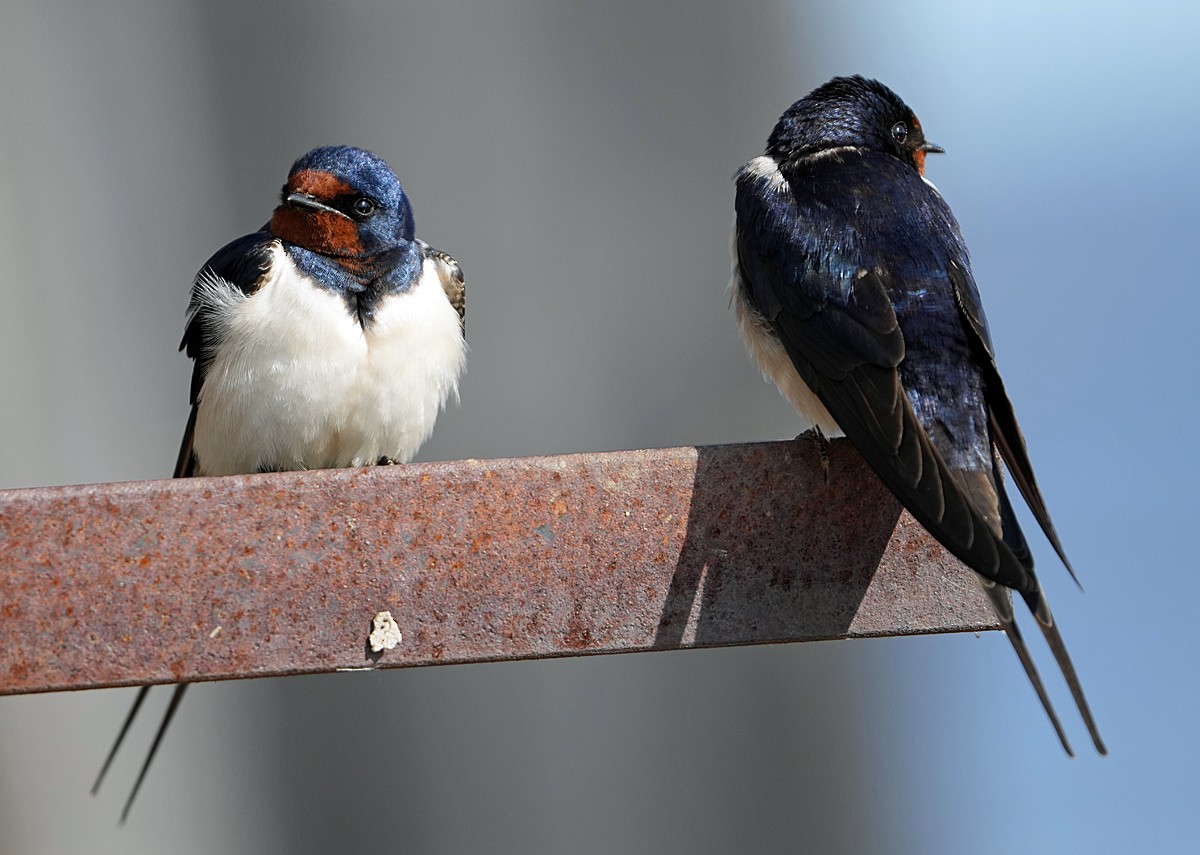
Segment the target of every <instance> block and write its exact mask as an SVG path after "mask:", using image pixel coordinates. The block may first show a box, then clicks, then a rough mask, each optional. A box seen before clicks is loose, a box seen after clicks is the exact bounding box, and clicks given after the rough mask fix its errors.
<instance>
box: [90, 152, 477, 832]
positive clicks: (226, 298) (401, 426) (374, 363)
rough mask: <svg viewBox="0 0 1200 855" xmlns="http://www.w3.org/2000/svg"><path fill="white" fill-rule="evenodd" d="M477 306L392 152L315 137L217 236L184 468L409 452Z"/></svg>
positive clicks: (452, 368) (430, 419)
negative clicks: (255, 221) (282, 177)
mask: <svg viewBox="0 0 1200 855" xmlns="http://www.w3.org/2000/svg"><path fill="white" fill-rule="evenodd" d="M465 318H466V292H465V290H464V285H463V277H462V271H461V270H460V268H459V266H458V264H457V262H455V260H454V259H453V258H451V257H450V256H449V255H447V254H446V253H444V252H440V251H439V250H435V249H433V248H432V247H430V246H429V245H428V244H426V243H423V242H422V241H420V240H418V239H417V238H416V237H415V236H414V234H413V213H412V207H411V206H410V205H409V201H408V197H407V196H406V195H405V193H404V190H403V188H401V186H400V181H399V179H397V178H396V175H395V173H394V172H393V171H392V169H391V167H389V166H388V165H387V163H385V162H384V161H383V160H382V159H380V158H379V157H377V156H376V155H374V154H372V153H371V152H369V151H366V150H364V149H360V148H353V147H350V146H325V147H321V148H316V149H313V150H312V151H310V152H308V154H305V155H304V156H303V157H301V158H300V159H299V160H297V161H296V162H295V164H294V165H293V166H292V169H291V172H289V173H288V179H287V184H286V185H284V187H283V192H282V195H281V199H280V202H279V206H278V207H276V208H275V211H274V214H273V215H272V216H271V220H270V222H269V223H268V224H267V225H266V226H264V227H263V228H262V229H261V230H259V231H257V232H255V233H253V234H249V235H246V236H244V237H241V238H238V239H237V240H235V241H233V242H231V243H229V244H228V245H226V246H225V247H223V248H222V249H220V250H218V251H217V253H216V254H215V255H213V257H212V258H210V259H209V260H208V262H207V263H206V264H205V265H204V267H203V268H202V269H201V270H200V272H199V274H197V276H196V278H195V281H194V284H193V285H192V295H191V302H190V303H189V306H188V321H187V326H186V329H185V331H184V335H183V343H182V344H181V345H180V348H181V349H183V350H186V352H187V355H188V356H190V357H191V358H192V359H193V360H195V365H194V368H193V372H192V384H191V404H192V409H191V415H190V417H189V418H188V422H187V428H186V429H185V431H184V436H183V443H182V445H181V447H180V450H179V458H178V461H177V463H176V467H175V477H177V478H187V477H191V476H202V475H233V474H242V473H253V472H277V471H288V470H299V469H327V468H336V467H351V466H372V465H376V464H388V463H407V462H408V461H409V460H411V459H412V457H413V455H414V454H416V452H417V449H418V448H419V447H420V446H421V444H422V443H423V442H424V441H425V440H426V439H428V438H429V434H430V433H431V432H432V430H433V425H434V422H435V421H436V419H437V417H438V414H439V413H440V412H441V410H442V408H443V407H444V406H445V404H446V402H447V401H448V400H449V399H450V398H451V397H457V395H458V383H459V379H460V378H461V376H462V374H463V371H464V369H465V367H466V356H467V346H466V340H465V336H464V331H465ZM149 688H150V687H149V686H144V687H142V689H141V690H140V691H139V693H138V696H137V699H136V700H135V702H134V705H133V708H132V709H131V710H130V712H129V715H128V716H127V718H126V720H125V723H124V725H123V727H122V728H121V731H120V733H119V735H118V736H117V739H116V743H115V744H114V745H113V747H112V750H111V751H110V752H109V755H108V757H107V759H106V760H105V762H104V765H103V768H102V769H101V771H100V775H99V776H98V777H97V779H96V783H95V785H94V786H93V788H92V792H93V793H94V792H96V791H97V789H98V788H99V786H100V783H101V781H102V780H103V778H104V774H105V772H106V771H107V769H108V767H109V764H110V763H111V762H112V759H113V757H114V756H115V755H116V753H117V750H118V749H119V748H120V745H121V742H122V740H123V739H124V737H125V734H126V732H127V731H128V729H129V726H130V724H131V723H132V722H133V719H134V717H135V716H136V715H137V711H138V708H139V707H140V706H141V704H142V701H143V700H145V696H146V693H147V692H148V691H149ZM186 688H187V684H186V683H184V684H180V685H178V686H176V688H175V693H174V695H173V696H172V698H171V703H170V705H169V706H168V708H167V712H166V715H165V716H164V719H163V722H162V724H161V725H160V727H159V729H158V732H157V734H156V735H155V737H154V742H153V744H152V746H151V749H150V752H149V755H148V756H147V758H146V760H145V763H144V764H143V766H142V768H141V771H140V772H139V774H138V778H137V782H136V783H135V784H134V787H133V791H132V792H131V793H130V795H129V799H128V801H127V802H126V804H125V807H124V810H123V811H122V813H121V821H122V822H124V821H125V818H126V817H127V816H128V814H129V809H130V807H132V805H133V801H134V799H135V797H136V796H137V792H138V789H139V788H140V787H141V785H142V781H143V780H144V778H145V775H146V772H147V770H148V769H149V767H150V763H151V761H152V760H153V759H154V755H155V753H156V752H157V750H158V747H159V744H160V743H161V741H162V738H163V735H164V734H165V733H166V730H167V726H168V725H169V724H170V722H171V719H172V717H173V716H174V714H175V711H176V709H177V708H178V706H179V702H180V700H182V697H183V693H184V691H185V690H186Z"/></svg>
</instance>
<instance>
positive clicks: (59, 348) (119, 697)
mask: <svg viewBox="0 0 1200 855" xmlns="http://www.w3.org/2000/svg"><path fill="white" fill-rule="evenodd" d="M1198 32H1200V13H1198V12H1197V6H1196V5H1195V4H1194V3H1183V2H1179V3H1168V2H1143V3H1138V4H1125V3H1121V4H1116V3H1111V4H1110V3H1095V2H1093V3H1082V2H1080V3H1061V4H1047V3H1041V2H1030V0H1008V2H1003V3H973V4H963V3H953V2H946V1H945V0H942V1H941V2H938V0H930V2H927V3H921V4H906V5H903V6H901V5H899V4H896V5H884V4H872V3H865V2H846V0H839V2H818V3H803V4H801V3H785V2H760V1H759V0H743V2H740V3H737V4H730V3H723V2H718V0H688V2H684V1H683V0H678V2H664V3H647V2H644V0H616V2H608V3H587V4H581V3H575V4H558V3H551V2H532V0H531V2H505V3H499V2H496V3H483V2H478V3H462V2H456V0H440V2H438V3H436V4H407V3H384V2H377V3H334V2H327V0H321V2H318V0H309V1H308V2H297V3H269V4H268V3H255V2H241V0H238V2H234V0H222V2H191V3H184V2H180V3H173V4H162V3H158V2H154V0H127V2H120V0H105V2H94V3H89V4H79V3H74V2H67V0H37V2H33V0H6V2H5V3H4V4H3V8H2V10H0V110H2V113H0V115H2V116H3V121H2V124H0V164H2V166H3V170H4V178H3V188H4V192H3V196H2V197H0V248H2V249H3V251H4V258H5V267H6V269H5V273H4V274H3V275H2V276H0V298H2V302H0V487H17V486H31V485H42V484H64V483H81V482H93V481H109V480H131V479H141V478H157V477H165V476H167V475H169V474H170V471H171V465H172V463H173V461H174V457H175V452H176V449H177V443H178V438H179V434H180V432H181V430H182V427H183V422H184V419H185V417H186V406H187V382H188V378H189V375H190V364H189V363H188V361H187V360H186V359H185V358H184V357H183V356H181V355H178V354H176V352H175V348H176V345H177V344H178V340H179V336H180V333H181V330H182V323H183V310H184V306H185V304H186V299H187V292H188V287H189V284H190V280H191V277H192V275H193V274H194V273H195V271H196V270H197V268H198V267H199V266H200V265H201V264H202V263H203V261H204V260H205V259H206V258H207V257H208V255H209V254H210V253H211V252H212V251H213V250H214V249H216V248H217V247H218V246H220V245H222V244H223V243H224V242H225V241H227V240H229V239H231V238H233V237H235V236H237V235H240V234H243V233H245V232H248V231H251V230H253V229H255V228H257V227H258V226H259V225H261V224H262V223H263V222H264V221H265V220H266V218H267V216H268V214H269V212H270V209H271V207H272V206H273V204H274V202H275V199H276V194H277V192H278V188H279V187H280V185H281V184H282V182H283V180H284V177H285V176H286V172H287V169H288V167H289V166H290V164H291V162H292V160H293V159H294V158H295V157H297V156H298V155H299V154H301V153H303V152H304V151H306V150H307V149H309V148H311V147H312V146H314V145H318V144H325V143H332V142H339V143H342V142H344V143H353V144H356V145H361V146H365V147H368V148H371V149H373V150H375V151H376V152H378V153H379V154H380V155H381V156H383V157H384V158H385V159H386V160H388V161H389V162H390V163H391V164H392V166H393V167H394V168H395V169H396V171H397V173H398V174H399V175H400V177H401V179H402V181H403V182H404V184H405V187H406V189H407V190H408V193H409V196H410V197H411V199H412V200H413V204H414V207H415V211H416V220H417V233H418V235H419V236H421V237H422V238H424V239H425V240H427V241H429V242H430V243H432V244H434V245H435V246H438V247H440V248H444V249H445V250H447V251H449V252H450V253H452V254H453V255H454V256H456V257H457V258H458V259H459V261H460V262H461V263H462V266H463V269H464V271H465V273H466V276H467V284H468V289H469V291H470V310H471V318H470V325H469V333H470V341H471V346H472V362H471V365H470V369H469V373H468V376H467V378H466V381H465V383H464V385H463V388H462V406H461V407H458V408H452V409H451V410H450V411H449V412H448V413H447V414H446V415H445V416H444V417H443V419H442V420H441V422H440V424H439V426H438V429H437V431H436V433H435V435H434V438H433V440H431V441H430V443H429V444H428V445H427V446H426V447H425V449H424V450H423V452H422V459H426V460H431V459H453V458H460V457H495V456H507V455H526V454H545V453H556V452H566V451H595V450H604V449H616V448H637V447H652V446H673V445H688V444H697V443H716V442H737V441H747V440H761V439H777V438H786V437H790V436H792V435H794V434H795V433H796V429H797V426H796V421H795V418H794V416H793V415H792V413H791V411H790V410H789V408H788V407H787V405H786V404H785V403H784V402H783V401H782V400H781V399H780V398H779V396H778V395H777V394H776V393H775V391H774V390H773V389H772V388H771V387H769V386H768V385H766V384H764V383H763V382H762V380H761V379H760V377H759V375H758V374H757V372H756V371H755V370H754V369H753V368H752V367H751V365H750V363H749V360H748V359H747V357H746V356H745V354H744V352H743V351H742V348H741V344H740V342H739V341H738V337H737V334H736V330H735V326H734V323H733V318H732V313H731V312H730V311H729V308H728V302H727V297H726V295H725V291H724V289H725V286H726V283H727V279H728V271H729V238H728V235H729V228H730V225H731V222H732V197H733V186H732V182H731V180H730V179H731V177H732V175H733V173H734V171H735V170H736V169H737V168H738V166H739V165H740V164H741V163H743V162H744V161H746V160H748V159H750V158H751V157H754V156H756V155H757V154H759V153H760V152H761V150H762V148H763V145H764V143H765V141H766V137H767V135H768V133H769V132H770V130H771V128H772V126H773V124H774V122H775V120H776V118H777V117H778V115H779V114H780V113H781V112H782V111H783V110H784V109H785V108H786V107H787V106H788V105H789V104H790V103H791V102H792V101H794V100H796V99H797V98H799V97H801V96H802V95H804V94H805V93H806V92H808V91H809V90H810V89H812V88H813V87H815V86H817V85H818V84H820V83H822V82H824V81H825V80H826V79H828V78H829V77H831V76H833V75H835V74H849V73H862V74H866V75H868V76H873V77H878V78H880V79H881V80H883V81H884V82H885V83H887V84H889V85H890V86H892V87H893V88H894V89H896V90H897V91H898V92H899V93H900V94H901V96H902V97H904V98H905V99H906V100H907V101H908V103H909V104H910V105H912V106H913V108H914V109H915V110H916V111H917V113H918V115H919V116H920V118H921V120H922V123H923V125H924V126H925V128H926V130H927V133H928V135H929V137H930V138H931V139H932V140H934V141H935V142H937V143H939V144H941V145H943V146H945V147H946V149H947V150H948V152H949V153H948V154H947V155H946V156H944V157H939V158H936V159H931V161H930V163H929V173H928V174H929V176H930V177H931V178H932V180H933V181H934V182H935V183H936V184H937V186H938V187H939V188H940V189H941V191H942V193H943V195H945V197H946V198H947V199H948V200H949V202H950V204H951V205H952V206H953V208H954V210H955V212H956V214H957V215H958V218H959V220H960V222H961V223H962V226H963V229H964V232H965V234H966V237H967V240H968V243H969V244H970V246H971V248H972V251H973V255H974V261H975V269H976V274H977V277H978V279H979V283H980V286H981V289H982V290H983V295H984V301H985V303H986V305H987V308H988V311H989V314H990V320H991V325H992V331H993V335H994V338H995V342H996V347H997V349H998V352H999V360H1000V364H1001V369H1002V370H1003V372H1004V373H1005V376H1006V378H1007V381H1008V386H1009V390H1010V392H1011V395H1012V397H1013V399H1014V401H1015V404H1016V407H1017V411H1018V413H1019V415H1020V416H1021V418H1022V422H1023V426H1024V429H1025V434H1026V437H1027V439H1028V441H1029V444H1030V448H1031V452H1032V455H1033V458H1034V461H1035V463H1036V464H1037V466H1038V473H1039V476H1040V479H1041V482H1042V486H1043V489H1044V491H1045V493H1046V495H1047V499H1048V501H1049V503H1050V506H1051V508H1052V510H1053V512H1054V516H1055V520H1056V522H1057V526H1058V530H1059V532H1060V533H1061V534H1062V536H1063V538H1064V540H1065V542H1066V546H1067V548H1068V551H1069V552H1070V553H1071V555H1072V557H1073V559H1074V562H1075V564H1076V566H1077V567H1078V568H1079V569H1080V572H1081V577H1082V581H1083V583H1084V586H1085V587H1086V589H1087V593H1086V594H1081V593H1080V592H1079V591H1078V590H1077V589H1076V588H1075V587H1074V586H1073V585H1072V584H1071V583H1070V581H1069V579H1068V578H1067V576H1066V574H1065V572H1063V571H1062V570H1061V568H1060V567H1059V566H1057V565H1056V564H1055V562H1054V560H1053V553H1052V552H1051V551H1050V550H1049V549H1048V548H1047V547H1046V546H1045V544H1044V543H1042V542H1038V543H1037V544H1036V547H1037V554H1038V557H1039V559H1040V561H1041V568H1042V577H1043V579H1044V581H1045V584H1046V586H1047V588H1048V590H1049V593H1050V596H1051V599H1052V602H1053V603H1054V606H1055V611H1056V613H1057V614H1058V616H1059V618H1060V620H1061V623H1062V625H1063V631H1064V634H1065V636H1066V639H1067V641H1068V644H1069V645H1070V647H1071V650H1072V652H1073V654H1074V657H1075V661H1076V664H1077V666H1078V667H1079V670H1080V672H1081V675H1082V678H1083V681H1084V684H1085V686H1086V688H1087V690H1088V694H1089V696H1090V699H1091V701H1092V704H1093V707H1094V709H1095V711H1096V714H1097V717H1098V719H1099V722H1100V725H1101V728H1102V731H1103V733H1104V735H1105V737H1106V739H1107V741H1108V744H1109V747H1110V749H1111V751H1112V756H1110V757H1108V758H1106V759H1101V758H1097V757H1096V756H1095V755H1094V754H1092V753H1090V751H1089V750H1088V744H1087V740H1086V737H1085V734H1084V732H1083V728H1082V726H1081V725H1080V723H1079V721H1078V718H1077V716H1076V715H1075V714H1074V711H1073V710H1072V709H1071V706H1070V701H1069V698H1068V697H1067V695H1066V692H1065V689H1063V687H1062V686H1061V681H1060V680H1058V679H1057V675H1054V677H1053V679H1051V680H1050V688H1051V691H1052V694H1053V696H1054V698H1055V700H1056V702H1057V703H1058V705H1059V708H1060V710H1061V711H1062V712H1063V714H1064V721H1065V722H1066V724H1067V727H1068V732H1069V733H1070V735H1071V736H1072V737H1073V739H1074V741H1075V743H1076V747H1077V748H1078V749H1079V751H1080V757H1079V758H1078V759H1076V760H1074V761H1070V760H1068V759H1066V758H1065V757H1064V756H1063V754H1062V752H1061V751H1060V749H1059V748H1058V745H1057V742H1056V740H1055V738H1054V735H1053V732H1052V731H1051V729H1050V726H1049V724H1048V723H1047V722H1046V721H1045V718H1044V716H1043V713H1042V711H1041V709H1040V707H1039V705H1038V704H1037V701H1036V699H1035V697H1034V695H1033V693H1032V691H1031V690H1030V688H1029V686H1028V685H1027V684H1026V681H1025V678H1024V676H1023V675H1022V673H1021V669H1020V668H1019V666H1018V664H1017V662H1016V660H1015V658H1014V657H1013V655H1012V653H1011V651H1010V650H1009V649H1008V645H1007V643H1006V642H1005V640H1004V639H1003V637H1002V636H1000V635H998V634H987V635H985V636H983V637H980V638H975V637H970V636H945V637H938V638H919V639H904V640H888V641H869V642H866V641H864V642H852V643H842V644H835V643H825V644H808V645H792V646H785V647H760V648H747V649H737V650H724V651H698V652H688V653H666V654H646V655H639V656H629V657H602V658H592V659H577V660H560V661H552V662H541V663H526V664H498V665H486V666H461V667H457V668H442V669H418V670H410V671H405V672H397V671H391V672H388V673H381V674H357V675H336V676H329V677H316V678H292V679H286V680H258V681H245V682H237V683H214V684H207V685H203V686H198V687H197V688H196V689H194V690H193V691H192V692H191V693H190V694H189V697H188V700H187V703H186V704H185V705H184V707H183V708H182V710H181V713H180V716H179V718H178V719H177V721H176V723H175V725H174V727H173V730H172V733H171V734H170V738H169V739H168V741H167V743H166V744H165V747H164V749H163V751H162V753H161V754H160V757H159V760H158V761H157V765H156V768H155V769H154V770H153V772H152V774H151V777H150V780H149V783H148V785H147V788H146V789H145V790H144V792H143V794H142V796H141V797H140V801H139V803H138V804H137V806H136V807H135V809H134V813H133V817H132V819H131V821H130V823H129V825H128V826H127V827H125V828H124V829H121V830H118V829H117V828H116V817H117V814H118V812H119V809H120V804H121V801H122V799H123V797H124V792H125V787H126V786H127V784H128V783H129V782H131V781H132V778H133V776H134V773H135V766H136V764H137V763H138V762H139V761H140V757H139V756H138V755H139V754H140V752H141V750H142V747H143V746H145V745H147V744H148V742H149V739H150V733H151V729H152V726H153V723H152V720H153V719H154V718H155V717H156V716H157V715H158V711H159V709H160V708H159V707H155V708H154V709H153V710H151V711H150V714H149V715H144V716H143V718H144V719H145V721H144V722H143V724H142V727H141V728H140V729H139V730H137V731H136V732H135V733H134V734H133V736H132V737H131V739H132V740H133V749H132V750H126V752H125V756H124V757H123V759H122V760H121V761H120V762H119V763H118V765H117V766H116V767H115V768H114V771H113V773H112V776H111V778H110V781H109V784H108V785H107V786H108V790H107V792H104V793H102V795H101V797H100V798H97V799H93V798H90V797H89V796H88V794H87V789H88V787H89V785H90V783H91V779H92V776H93V775H94V773H95V771H96V769H97V768H98V766H99V763H100V761H101V759H102V757H103V755H104V752H105V751H106V750H107V747H108V744H109V740H110V738H111V737H112V735H113V733H114V730H115V728H116V726H117V724H118V723H119V721H120V719H121V717H122V715H123V714H124V712H125V710H126V707H127V705H128V704H129V703H130V702H131V700H132V696H133V691H132V690H111V691H96V692H83V693H72V694H58V695H44V696H27V697H7V698H0V852H2V853H41V852H65V851H88V852H93V853H109V852H164V851H170V852H173V853H192V852H195V853H201V852H205V853H212V852H256V853H284V852H287V853H292V854H293V855H302V854H303V853H318V852H341V851H362V850H364V849H368V848H370V849H380V848H384V849H388V850H396V851H414V852H421V851H437V852H476V851H487V852H495V853H527V852H596V853H601V852H689V853H708V852H713V853H717V852H740V851H759V852H847V853H855V852H883V853H930V852H948V853H956V852H965V851H970V852H975V853H1011V852H1055V853H1058V852H1089V853H1092V852H1134V851H1137V852H1182V851H1195V847H1196V845H1197V844H1196V838H1197V828H1196V827H1197V816H1198V808H1200V804H1198V800H1197V796H1196V783H1195V780H1196V777H1195V776H1196V770H1197V767H1198V763H1200V738H1198V737H1197V734H1196V725H1197V716H1198V714H1200V679H1198V678H1200V669H1198V668H1197V656H1196V652H1195V650H1196V640H1195V635H1194V631H1193V629H1192V627H1193V626H1194V622H1195V621H1194V604H1195V603H1196V602H1197V601H1198V600H1200V596H1198V595H1200V581H1198V578H1200V577H1198V574H1197V573H1196V572H1195V560H1194V554H1193V550H1194V546H1193V545H1194V542H1195V540H1196V538H1195V534H1194V532H1195V531H1196V526H1197V522H1196V519H1195V517H1196V512H1197V510H1198V509H1200V502H1198V501H1197V499H1198V498H1200V495H1198V492H1200V491H1198V490H1197V477H1198V475H1200V473H1198V472H1197V468H1198V467H1197V462H1198V458H1200V452H1198V451H1197V443H1195V442H1194V438H1193V434H1194V431H1195V427H1196V425H1197V423H1198V422H1200V411H1198V407H1197V403H1196V387H1197V383H1196V380H1195V375H1194V374H1193V373H1192V368H1193V367H1194V363H1195V359H1194V354H1195V350H1196V342H1197V337H1198V334H1197V327H1196V322H1197V318H1198V317H1200V289H1198V288H1197V270H1200V228H1198V225H1200V217H1198V215H1197V205H1196V190H1197V187H1198V186H1200V167H1198V166H1197V164H1198V162H1200V161H1198V159H1197V156H1196V154H1195V151H1196V148H1197V139H1200V99H1198V97H1197V95H1196V91H1197V84H1198V83H1200V51H1197V49H1196V36H1197V33H1198ZM2 633H3V628H2V627H0V640H2V637H3V636H2ZM1036 653H1037V655H1038V658H1039V661H1040V662H1041V663H1042V664H1043V669H1045V670H1046V671H1047V672H1050V673H1052V671H1053V669H1052V666H1051V664H1050V663H1049V661H1048V658H1049V657H1048V656H1044V655H1042V654H1043V653H1044V651H1043V649H1042V648H1041V647H1040V645H1039V646H1038V647H1037V648H1036ZM154 694H158V695H161V696H162V697H160V698H158V703H159V704H163V703H165V700H166V695H167V694H168V693H167V692H165V691H159V692H157V693H152V698H153V696H154ZM152 703H153V701H152ZM381 708H384V709H388V710H390V713H389V714H388V715H386V716H384V717H383V718H382V719H381V718H380V717H379V715H378V713H377V711H378V710H379V709H381ZM1189 841H1190V842H1189Z"/></svg>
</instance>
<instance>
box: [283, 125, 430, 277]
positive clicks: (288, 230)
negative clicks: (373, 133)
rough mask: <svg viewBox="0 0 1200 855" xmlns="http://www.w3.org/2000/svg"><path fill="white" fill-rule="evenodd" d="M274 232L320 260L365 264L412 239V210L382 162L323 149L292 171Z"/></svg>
mask: <svg viewBox="0 0 1200 855" xmlns="http://www.w3.org/2000/svg"><path fill="white" fill-rule="evenodd" d="M270 229H271V234H272V235H274V236H275V237H277V238H280V239H282V240H285V241H289V242H291V243H294V244H297V245H299V246H302V247H304V248H305V249H309V250H312V251H313V252H318V253H321V254H322V255H330V256H334V257H337V258H363V257H366V256H372V255H376V254H378V253H380V252H385V251H387V250H389V249H394V248H395V247H396V246H397V245H399V244H401V243H402V242H404V241H411V240H412V239H413V215H412V207H411V206H410V205H409V204H408V197H407V196H405V195H404V190H403V188H401V186H400V180H399V179H398V178H396V173H394V172H392V168H391V167H390V166H388V165H387V164H386V163H385V162H384V161H383V160H382V159H381V158H379V157H377V156H376V155H374V154H372V153H371V152H369V151H366V150H365V149H361V148H354V147H352V146H344V145H336V146H322V147H321V148H314V149H313V150H312V151H310V152H309V153H308V154H306V155H304V156H303V157H301V158H300V159H299V160H297V161H296V162H295V163H294V164H293V165H292V171H291V172H289V173H288V180H287V184H285V185H284V186H283V192H282V194H281V199H280V203H279V207H277V208H276V209H275V213H274V214H273V215H272V216H271V225H270Z"/></svg>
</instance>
